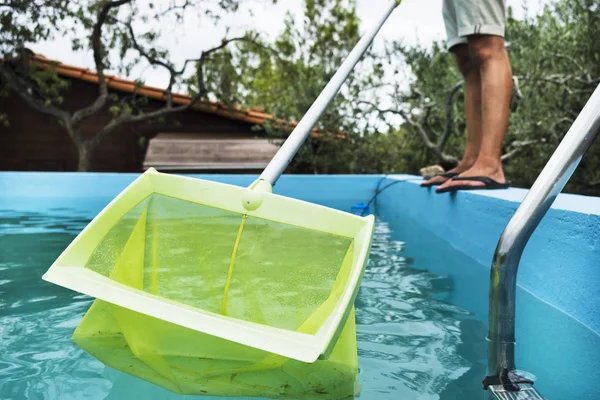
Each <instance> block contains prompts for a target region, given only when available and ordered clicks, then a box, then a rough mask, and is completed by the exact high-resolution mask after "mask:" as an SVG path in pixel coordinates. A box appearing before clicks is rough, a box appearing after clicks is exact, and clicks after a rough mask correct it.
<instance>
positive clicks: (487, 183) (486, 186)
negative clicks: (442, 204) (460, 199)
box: [436, 176, 510, 193]
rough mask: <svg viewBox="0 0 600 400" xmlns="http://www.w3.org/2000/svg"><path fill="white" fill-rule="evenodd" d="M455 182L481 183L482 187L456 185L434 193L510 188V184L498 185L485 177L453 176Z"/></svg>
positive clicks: (498, 183)
mask: <svg viewBox="0 0 600 400" xmlns="http://www.w3.org/2000/svg"><path fill="white" fill-rule="evenodd" d="M451 179H452V180H455V181H476V182H483V184H484V186H469V185H458V186H451V187H447V188H443V189H441V190H436V193H446V192H454V191H457V190H495V189H507V188H509V187H510V182H509V181H506V183H500V182H498V181H495V180H493V179H492V178H488V177H487V176H462V177H461V176H455V177H453V178H451Z"/></svg>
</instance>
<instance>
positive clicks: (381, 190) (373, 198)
mask: <svg viewBox="0 0 600 400" xmlns="http://www.w3.org/2000/svg"><path fill="white" fill-rule="evenodd" d="M386 178H387V175H384V176H383V178H381V180H380V181H379V183H377V187H376V188H375V194H374V195H373V197H371V199H370V200H369V201H368V202H367V204H366V205H365V208H364V209H363V210H362V212H361V213H360V216H361V217H364V216H365V212H366V211H367V210H368V209H369V206H370V205H371V203H372V202H373V201H375V199H376V198H377V196H379V194H380V193H381V192H383V191H384V190H385V189H387V188H389V187H390V186H394V185H395V184H396V183H400V182H407V181H418V180H422V179H423V178H419V179H417V178H404V179H397V180H395V181H393V182H392V183H389V184H387V185H385V186H384V187H383V188H381V189H379V187H380V186H381V183H382V182H383V181H384V180H385V179H386Z"/></svg>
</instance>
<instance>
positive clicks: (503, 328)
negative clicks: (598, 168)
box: [488, 85, 600, 376]
mask: <svg viewBox="0 0 600 400" xmlns="http://www.w3.org/2000/svg"><path fill="white" fill-rule="evenodd" d="M599 131H600V85H599V86H597V87H596V89H595V90H594V92H593V93H592V95H591V97H590V98H589V100H588V101H587V103H586V104H585V106H584V107H583V109H582V110H581V113H580V114H579V115H578V116H577V118H576V119H575V122H573V125H571V127H570V128H569V131H568V132H567V134H566V135H565V137H564V138H563V140H562V141H561V143H560V144H559V146H558V147H557V148H556V150H555V151H554V153H553V154H552V157H550V160H548V163H547V164H546V165H545V166H544V169H543V170H542V172H541V173H540V175H539V176H538V178H537V179H536V181H535V182H534V184H533V185H532V186H531V189H530V190H529V192H528V193H527V195H526V196H525V199H524V200H523V202H522V203H521V204H520V206H519V207H518V208H517V210H516V211H515V213H514V215H513V217H512V218H511V219H510V221H509V222H508V224H507V225H506V228H505V229H504V232H503V233H502V236H501V237H500V240H499V241H498V245H497V246H496V251H495V253H494V258H493V261H492V268H491V272H490V292H489V316H488V318H489V330H488V341H489V345H488V374H489V375H490V376H502V374H503V373H504V374H506V372H509V371H512V370H514V369H515V355H514V352H515V296H516V286H517V270H518V268H519V261H520V260H521V255H522V253H523V250H524V249H525V246H526V245H527V242H528V241H529V238H530V237H531V235H532V234H533V232H534V231H535V229H536V228H537V226H538V224H539V223H540V221H541V220H542V218H543V217H544V215H545V214H546V212H547V211H548V209H549V208H550V207H551V206H552V203H553V202H554V200H555V199H556V197H557V196H558V194H559V193H560V192H561V191H562V189H563V188H564V187H565V185H566V184H567V182H568V180H569V179H570V178H571V175H573V172H574V171H575V169H576V168H577V166H578V165H579V162H580V161H581V159H582V157H583V156H584V154H585V153H586V151H587V150H588V149H589V147H590V145H591V144H592V142H593V141H594V139H595V137H596V136H597V135H598V132H599ZM504 376H506V375H504Z"/></svg>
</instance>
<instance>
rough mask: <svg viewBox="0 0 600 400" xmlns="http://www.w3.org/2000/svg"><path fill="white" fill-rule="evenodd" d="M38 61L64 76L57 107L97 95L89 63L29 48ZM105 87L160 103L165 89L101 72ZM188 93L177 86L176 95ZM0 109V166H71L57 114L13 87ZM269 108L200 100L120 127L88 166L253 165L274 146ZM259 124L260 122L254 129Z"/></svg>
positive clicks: (239, 169) (99, 119)
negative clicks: (163, 116) (1, 120)
mask: <svg viewBox="0 0 600 400" xmlns="http://www.w3.org/2000/svg"><path fill="white" fill-rule="evenodd" d="M33 57H34V58H35V60H36V61H37V62H39V63H40V65H42V66H44V65H45V66H47V67H49V68H56V72H57V73H58V75H59V76H60V77H62V78H64V79H66V80H67V81H68V84H69V86H68V89H67V91H66V93H65V94H64V96H63V97H64V102H63V104H62V105H61V108H63V109H68V110H73V111H74V110H77V109H79V108H81V107H83V106H85V105H87V104H90V103H92V102H93V101H94V100H95V99H96V97H97V96H98V76H97V74H96V73H95V72H93V71H90V70H89V69H85V68H80V67H76V66H72V65H65V64H62V63H56V62H54V61H50V60H47V59H46V58H44V57H43V56H40V55H37V54H36V55H33ZM106 79H107V83H108V88H109V91H110V93H112V94H116V95H117V96H120V97H122V96H131V95H132V94H134V93H135V95H137V96H145V97H146V98H147V100H148V103H147V105H146V106H145V108H149V109H152V108H158V107H162V106H164V105H165V93H164V90H163V89H159V88H154V87H150V86H141V87H140V86H136V84H135V83H134V82H133V81H130V80H126V79H121V78H118V77H114V76H107V77H106ZM189 99H190V97H189V96H186V95H180V94H175V95H174V96H173V100H174V103H177V104H185V103H186V102H189ZM0 113H3V114H6V115H7V116H8V120H9V124H10V125H9V126H8V127H5V126H2V125H1V124H0V170H2V171H75V170H76V169H77V160H78V155H77V149H76V148H75V145H74V144H73V142H72V140H71V138H70V137H69V136H68V134H67V132H66V130H65V129H63V128H62V127H61V126H60V124H59V121H58V120H57V118H55V117H54V116H50V115H47V114H44V113H41V112H39V111H37V110H35V109H33V108H31V107H29V106H28V105H27V104H26V103H25V102H24V101H23V100H22V99H21V98H20V97H19V96H18V94H17V93H13V92H10V91H9V92H8V96H5V97H0ZM271 118H272V116H270V115H268V114H265V113H264V112H263V111H261V110H259V109H250V110H244V109H239V108H235V109H231V108H227V107H225V106H223V105H220V104H217V103H210V104H202V105H197V106H194V107H193V108H191V109H189V110H187V111H183V112H179V113H175V114H172V116H171V117H169V118H168V119H167V120H165V121H164V122H161V123H153V124H150V123H147V122H146V123H137V124H127V125H122V126H120V127H118V128H117V129H116V130H115V131H113V132H112V133H110V134H109V136H107V137H106V138H105V139H104V141H103V142H102V143H101V144H100V145H99V147H98V148H97V150H96V152H95V163H94V169H93V170H94V171H102V172H104V171H106V172H141V171H143V170H145V169H146V168H149V167H154V168H156V169H158V170H168V171H171V172H194V173H197V172H218V173H228V172H232V173H256V172H259V171H261V170H262V169H263V168H264V167H265V166H266V165H267V163H268V162H269V160H270V159H271V158H272V157H273V155H274V154H275V152H276V151H277V150H278V148H279V147H278V146H279V143H276V142H274V141H273V140H271V139H270V138H268V137H267V136H266V134H265V133H264V131H262V130H261V129H260V126H261V125H262V124H264V122H265V121H266V120H268V119H271ZM111 119H112V116H111V114H110V112H109V109H108V107H106V108H105V109H103V110H101V111H100V112H99V113H97V114H96V115H94V116H92V117H90V118H88V119H87V120H85V122H84V123H83V124H82V126H81V130H82V132H83V133H84V134H85V135H87V136H92V135H94V134H95V133H96V132H98V131H99V130H100V129H101V127H103V126H104V125H106V124H107V123H108V122H109V121H110V120H111ZM257 127H258V129H256V128H257Z"/></svg>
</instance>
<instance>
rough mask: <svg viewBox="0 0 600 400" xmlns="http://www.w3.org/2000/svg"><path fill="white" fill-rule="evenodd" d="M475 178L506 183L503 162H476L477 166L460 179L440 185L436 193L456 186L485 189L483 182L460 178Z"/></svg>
mask: <svg viewBox="0 0 600 400" xmlns="http://www.w3.org/2000/svg"><path fill="white" fill-rule="evenodd" d="M474 176H483V177H486V178H490V179H493V180H495V181H496V182H498V183H506V178H505V177H504V171H503V170H502V163H501V162H493V163H484V162H480V161H479V160H478V161H477V162H475V164H473V166H472V167H471V168H469V169H467V170H466V171H464V172H463V173H461V174H460V175H459V176H458V177H455V178H454V179H448V180H446V181H445V182H444V183H443V184H442V185H440V187H438V188H437V189H436V191H437V192H440V191H444V190H445V189H449V188H452V187H455V186H463V187H464V186H469V187H471V188H474V189H475V188H479V187H481V188H484V187H485V183H483V182H480V181H472V180H461V179H460V177H474Z"/></svg>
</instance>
